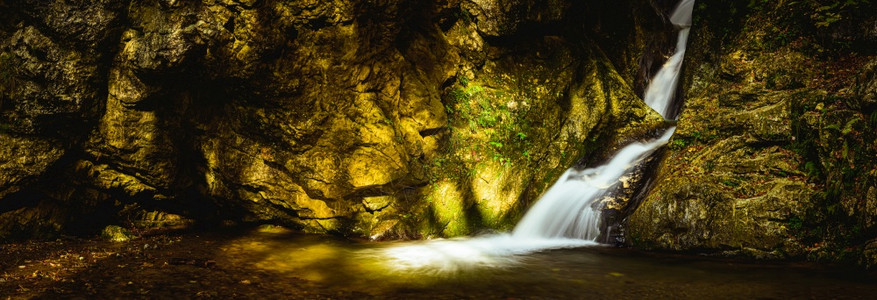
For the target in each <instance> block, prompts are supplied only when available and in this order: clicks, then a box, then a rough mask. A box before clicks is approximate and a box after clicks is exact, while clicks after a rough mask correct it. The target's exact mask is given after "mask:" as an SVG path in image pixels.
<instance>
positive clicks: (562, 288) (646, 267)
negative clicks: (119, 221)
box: [220, 231, 877, 299]
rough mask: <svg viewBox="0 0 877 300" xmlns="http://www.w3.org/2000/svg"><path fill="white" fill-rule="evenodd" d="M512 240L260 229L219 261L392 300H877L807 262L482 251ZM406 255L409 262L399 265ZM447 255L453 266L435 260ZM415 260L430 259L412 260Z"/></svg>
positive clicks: (868, 290) (864, 277)
mask: <svg viewBox="0 0 877 300" xmlns="http://www.w3.org/2000/svg"><path fill="white" fill-rule="evenodd" d="M506 238H507V236H498V237H490V238H480V239H478V240H476V242H475V244H476V246H468V245H466V244H472V241H471V240H443V241H427V242H381V243H378V242H352V241H346V240H339V239H332V238H326V237H316V236H306V235H300V234H293V233H284V232H265V231H261V232H255V233H253V234H249V235H245V236H241V237H239V238H237V239H234V240H232V241H229V242H228V243H227V244H225V245H223V246H221V248H220V249H221V251H220V253H222V254H221V256H224V259H228V260H229V262H230V263H234V264H238V265H246V266H250V267H253V268H257V269H263V270H267V271H271V272H277V273H278V274H282V276H289V277H295V278H300V279H305V280H307V281H308V282H311V283H312V284H314V285H317V286H321V287H327V288H331V289H339V290H347V291H355V292H361V293H365V294H369V295H373V296H378V297H387V298H460V297H465V298H468V297H472V298H587V299H604V298H624V299H630V298H680V297H682V298H700V299H714V298H761V299H783V298H795V299H797V298H820V299H823V298H852V299H875V298H877V281H875V277H874V276H873V274H871V275H869V274H867V273H864V272H861V271H856V270H850V269H842V268H837V267H829V266H824V265H815V264H809V263H767V262H745V261H736V260H726V259H714V258H706V257H698V256H678V255H664V254H651V253H642V252H637V251H632V250H628V249H617V248H611V247H605V246H597V245H590V246H589V245H584V246H581V245H580V246H579V247H575V248H561V249H553V250H543V251H537V252H532V253H526V252H527V251H526V250H527V249H524V250H521V251H517V250H514V249H518V250H520V247H518V248H515V247H516V246H514V245H512V246H508V245H505V246H502V245H501V246H499V247H498V248H502V249H512V250H509V251H501V250H495V248H490V246H487V247H488V250H487V251H481V250H477V249H483V248H484V245H485V244H490V243H512V242H509V241H507V240H505V241H504V239H506ZM443 244H444V245H443ZM512 244H513V243H512ZM436 245H438V246H436ZM549 246H550V245H549ZM574 246H575V245H574V244H568V243H567V244H563V245H560V246H557V247H574ZM467 247H468V248H467ZM479 247H480V248H479ZM399 249H404V251H401V252H402V253H407V254H406V255H410V256H406V257H404V259H403V260H401V261H400V257H399V255H400V254H399V253H400V251H398V250H399ZM473 249H476V250H473ZM491 249H493V250H491ZM440 251H448V252H447V253H444V254H442V253H440ZM408 252H412V253H408ZM522 253H524V254H522ZM443 255H444V257H445V258H447V259H448V261H445V262H442V260H440V259H430V257H432V256H443ZM417 259H424V260H425V261H424V262H423V263H422V264H416V263H413V262H412V261H410V260H417Z"/></svg>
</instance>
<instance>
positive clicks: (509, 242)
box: [382, 0, 694, 272]
mask: <svg viewBox="0 0 877 300" xmlns="http://www.w3.org/2000/svg"><path fill="white" fill-rule="evenodd" d="M693 8H694V0H682V1H681V2H680V3H679V4H678V5H677V7H676V9H674V11H673V13H672V15H671V17H670V21H671V22H672V23H673V24H674V25H676V26H677V27H678V28H679V29H680V30H679V38H678V41H677V45H676V51H675V53H674V54H673V56H671V57H670V59H668V60H667V62H666V63H664V65H663V67H662V68H661V70H660V71H659V72H658V74H657V75H655V77H654V78H653V79H652V81H651V83H650V84H649V87H648V88H647V89H646V93H645V97H644V98H645V99H644V100H645V103H646V104H648V105H649V106H650V107H651V108H653V109H654V110H655V111H657V112H658V113H660V114H661V116H663V117H664V118H665V119H667V118H673V117H674V116H671V115H670V114H671V105H672V101H673V99H674V96H675V95H674V93H675V90H676V85H677V82H678V81H679V73H680V69H681V67H682V60H683V58H684V56H685V45H686V43H687V41H688V31H689V28H690V27H691V14H692V10H693ZM674 130H675V127H673V128H669V129H667V130H666V131H665V132H664V133H663V134H662V135H661V137H660V138H657V139H654V140H651V141H648V142H644V143H633V144H630V145H628V146H626V147H624V148H622V149H621V151H619V152H618V153H616V154H615V156H613V157H612V159H610V160H609V162H608V163H606V164H605V165H602V166H599V167H595V168H589V169H585V170H582V171H577V170H575V169H569V170H567V171H566V172H565V173H564V174H563V175H562V176H561V177H560V179H558V181H557V182H556V183H555V184H554V185H553V186H552V187H551V188H550V189H548V191H547V192H546V193H545V194H544V195H543V196H542V197H541V198H540V199H539V200H538V201H537V202H536V204H535V205H534V206H533V207H532V208H530V210H529V211H528V212H527V214H526V215H524V218H523V219H522V220H521V222H519V223H518V225H517V226H515V229H514V231H513V232H512V234H511V235H508V234H505V235H496V236H492V237H481V238H475V239H452V240H438V241H428V242H421V243H417V244H413V245H407V246H401V247H390V248H387V249H385V250H384V251H383V253H382V255H383V256H389V257H390V258H391V259H392V260H393V263H394V265H395V266H396V267H397V268H399V269H400V270H412V269H421V268H424V267H430V268H432V269H433V270H434V271H438V272H447V271H456V270H458V269H459V268H462V267H467V266H473V265H492V264H495V263H499V262H506V261H508V260H510V258H509V257H510V256H511V255H514V254H522V253H529V252H533V251H539V250H545V249H553V248H565V247H579V246H583V245H596V244H597V243H596V242H595V240H596V239H597V236H598V235H599V234H600V229H599V228H600V227H599V223H600V211H601V210H602V208H603V205H602V203H601V202H600V201H599V200H600V199H601V198H602V197H603V196H606V195H607V194H608V193H611V192H612V190H613V188H614V187H616V186H617V185H618V184H619V182H620V178H622V176H624V175H626V174H628V173H629V172H630V171H631V170H632V169H633V167H634V166H636V165H637V164H638V163H639V162H640V161H642V159H644V158H645V157H647V156H648V155H650V154H651V153H652V152H654V151H655V150H656V149H657V148H659V147H661V146H662V145H664V144H666V143H667V141H669V139H670V137H671V136H672V135H673V132H674Z"/></svg>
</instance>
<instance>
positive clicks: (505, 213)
mask: <svg viewBox="0 0 877 300" xmlns="http://www.w3.org/2000/svg"><path fill="white" fill-rule="evenodd" d="M661 5H662V4H660V3H658V2H655V3H652V4H644V3H641V2H639V1H621V2H618V3H613V4H612V5H608V4H606V3H604V2H603V1H529V0H521V1H509V0H475V1H461V0H443V1H393V0H389V1H310V0H298V1H270V0H263V1H248V0H234V1H232V0H204V1H201V2H194V1H168V0H161V1H159V0H154V1H148V0H144V1H134V2H131V3H123V2H120V1H48V2H47V1H15V2H12V1H0V141H2V142H0V238H9V237H33V236H45V235H50V234H53V233H58V232H73V233H96V232H97V231H98V230H99V229H100V228H103V227H104V226H106V225H110V224H118V225H122V226H125V227H130V228H141V229H142V228H154V227H158V226H176V225H188V224H191V223H193V222H195V223H197V224H203V225H208V226H209V225H211V224H216V223H218V222H223V221H232V222H239V221H244V222H271V223H278V224H282V225H287V226H294V227H298V228H302V229H304V230H307V231H312V232H333V233H340V234H352V235H358V236H370V237H375V238H377V237H387V238H394V237H411V238H417V237H421V236H425V235H426V236H453V235H460V234H467V233H471V232H473V231H475V230H480V229H488V228H493V229H503V228H508V227H509V226H510V225H511V224H513V222H514V221H515V220H516V219H517V218H518V217H519V216H520V214H521V213H522V212H523V210H524V209H525V208H526V207H527V205H528V204H529V203H530V202H532V201H533V200H535V197H536V196H538V195H539V194H540V193H541V192H542V190H544V189H545V188H546V187H547V185H548V184H549V183H550V182H552V181H553V180H554V179H555V178H556V176H559V175H560V173H561V172H562V171H563V170H564V169H565V168H567V167H569V166H570V165H571V164H573V163H574V162H575V160H576V159H577V158H580V157H583V156H587V155H590V154H592V153H595V151H594V150H593V149H596V147H597V146H598V145H601V144H605V143H606V142H607V141H610V140H613V139H615V138H618V137H621V138H624V137H626V136H628V135H629V134H632V133H636V132H639V131H641V130H643V128H651V127H654V126H658V124H659V123H660V122H661V120H660V117H659V116H657V115H656V114H655V113H654V112H652V111H651V110H650V109H648V108H647V107H645V106H644V105H642V104H641V100H639V98H638V97H637V96H636V93H637V92H640V91H641V89H642V85H643V82H644V81H645V78H646V77H647V76H646V75H647V74H644V73H641V72H640V70H641V69H649V67H651V65H652V63H651V62H649V61H646V60H643V58H644V57H648V55H645V56H644V54H648V53H657V52H658V51H657V50H655V49H659V48H660V47H658V46H659V45H656V44H655V42H648V43H647V37H648V38H651V37H649V33H650V32H652V31H654V32H664V30H663V29H664V28H663V27H664V26H666V25H664V24H663V23H661V21H660V17H659V14H656V13H655V12H656V11H660V10H658V9H655V8H654V7H653V6H661ZM665 9H666V8H665ZM609 25H611V26H609ZM642 66H646V68H643V67H642Z"/></svg>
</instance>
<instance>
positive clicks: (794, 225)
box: [789, 216, 804, 231]
mask: <svg viewBox="0 0 877 300" xmlns="http://www.w3.org/2000/svg"><path fill="white" fill-rule="evenodd" d="M803 227H804V220H801V218H799V217H798V216H792V217H791V218H789V229H791V230H796V231H797V230H801V228H803Z"/></svg>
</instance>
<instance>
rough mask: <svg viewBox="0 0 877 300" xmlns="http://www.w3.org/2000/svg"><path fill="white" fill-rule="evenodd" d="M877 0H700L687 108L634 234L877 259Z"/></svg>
mask: <svg viewBox="0 0 877 300" xmlns="http://www.w3.org/2000/svg"><path fill="white" fill-rule="evenodd" d="M874 5H875V4H874V3H873V2H868V1H846V2H834V1H791V2H790V1H751V2H749V3H747V2H745V1H743V2H740V1H698V6H697V7H696V9H695V16H696V17H695V24H694V29H693V32H692V44H691V47H690V48H689V53H688V56H687V58H686V59H687V62H686V65H685V71H686V80H685V88H684V91H685V98H686V100H685V108H684V109H683V111H682V115H681V117H680V119H679V122H678V130H677V131H676V134H675V136H674V137H673V139H672V140H671V142H670V147H669V149H668V154H667V156H666V157H665V158H664V159H663V162H662V163H661V167H660V171H659V173H660V174H659V178H658V180H657V183H656V186H655V188H654V190H653V191H652V192H651V193H650V194H649V195H648V196H647V197H646V198H645V201H644V202H643V204H642V205H641V206H640V207H639V209H638V210H637V211H636V212H635V213H634V214H633V215H632V216H631V217H630V218H629V224H628V225H629V226H628V229H629V233H630V236H631V239H630V240H631V243H632V244H633V245H635V246H637V247H642V248H649V249H667V250H677V251H694V252H700V253H712V254H719V255H746V256H753V257H760V258H796V259H797V258H808V259H813V260H820V261H826V260H828V261H847V262H857V263H861V264H863V265H870V266H873V265H874V264H875V262H877V256H875V253H877V251H875V249H877V248H875V247H877V240H875V237H877V222H875V220H877V210H875V208H877V194H875V193H877V168H875V167H877V135H875V134H877V112H875V109H877V102H875V101H874V99H875V98H874V86H875V83H877V77H875V75H874V74H875V67H877V52H875V49H877V47H875V46H877V19H875V17H874V16H873V14H872V13H871V12H873V11H877V10H875V6H874Z"/></svg>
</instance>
